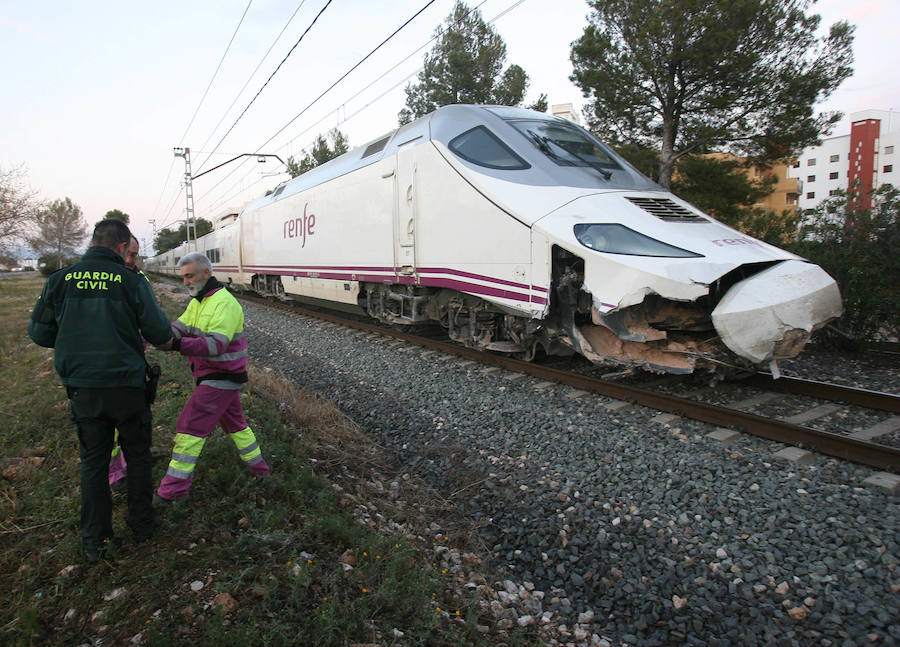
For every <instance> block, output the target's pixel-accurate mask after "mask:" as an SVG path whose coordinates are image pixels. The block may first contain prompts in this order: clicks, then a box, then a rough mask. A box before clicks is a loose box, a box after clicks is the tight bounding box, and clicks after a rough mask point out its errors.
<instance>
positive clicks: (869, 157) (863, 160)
mask: <svg viewBox="0 0 900 647" xmlns="http://www.w3.org/2000/svg"><path fill="white" fill-rule="evenodd" d="M880 135H881V120H880V119H863V120H861V121H854V122H853V123H852V124H851V125H850V160H849V161H850V169H849V172H848V174H847V189H848V191H849V192H850V194H851V196H852V197H851V198H850V199H851V201H853V202H854V203H855V204H856V205H858V206H860V207H863V208H865V209H870V208H871V207H872V189H873V188H874V187H875V185H876V182H875V180H876V177H875V174H876V173H877V172H878V171H877V169H878V140H879V137H880Z"/></svg>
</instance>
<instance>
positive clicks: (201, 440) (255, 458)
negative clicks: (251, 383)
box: [156, 384, 269, 501]
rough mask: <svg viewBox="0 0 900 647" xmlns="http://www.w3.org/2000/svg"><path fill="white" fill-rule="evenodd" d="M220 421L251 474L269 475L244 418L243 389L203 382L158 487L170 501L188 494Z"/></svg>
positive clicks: (182, 420)
mask: <svg viewBox="0 0 900 647" xmlns="http://www.w3.org/2000/svg"><path fill="white" fill-rule="evenodd" d="M217 424H218V425H220V426H221V427H222V430H223V431H224V432H225V433H226V434H228V436H230V437H231V440H232V441H233V442H234V445H235V447H236V448H237V450H238V454H239V455H240V457H241V460H242V461H243V463H244V465H245V466H246V467H247V468H248V469H249V471H250V473H251V474H253V475H254V476H259V477H263V476H268V475H269V466H268V465H267V464H266V461H265V460H264V459H263V456H262V451H261V450H260V448H259V443H258V442H257V441H256V436H255V435H254V434H253V430H252V429H250V426H249V425H248V424H247V421H246V420H245V419H244V409H243V407H242V406H241V395H240V391H238V390H227V389H217V388H214V387H211V386H207V385H205V384H201V385H200V386H198V387H197V388H196V389H195V390H194V393H193V394H192V395H191V397H190V399H189V400H188V401H187V404H186V405H185V406H184V409H183V410H182V412H181V415H180V416H179V417H178V422H177V423H176V425H175V447H174V448H173V450H172V460H171V461H170V462H169V468H168V469H167V470H166V475H165V476H164V477H163V479H162V482H161V483H160V484H159V488H158V489H157V491H156V493H157V494H158V495H159V496H161V497H162V498H163V499H167V500H169V501H172V500H175V499H183V498H185V497H187V496H188V493H189V490H190V487H191V482H192V481H193V477H194V469H195V468H196V467H197V462H198V461H199V459H200V453H201V452H202V451H203V445H204V444H205V443H206V439H207V438H209V436H210V434H212V431H213V429H215V427H216V425H217Z"/></svg>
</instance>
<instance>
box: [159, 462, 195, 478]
mask: <svg viewBox="0 0 900 647" xmlns="http://www.w3.org/2000/svg"><path fill="white" fill-rule="evenodd" d="M166 474H167V475H168V476H171V477H172V478H176V479H189V478H191V477H192V476H193V475H194V470H190V471H187V470H179V469H176V468H174V467H172V466H171V465H169V469H167V470H166Z"/></svg>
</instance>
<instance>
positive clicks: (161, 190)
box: [150, 157, 175, 220]
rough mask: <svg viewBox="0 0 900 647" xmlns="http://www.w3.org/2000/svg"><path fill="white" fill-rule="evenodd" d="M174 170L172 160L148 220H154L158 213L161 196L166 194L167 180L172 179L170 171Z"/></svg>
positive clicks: (173, 161) (173, 160)
mask: <svg viewBox="0 0 900 647" xmlns="http://www.w3.org/2000/svg"><path fill="white" fill-rule="evenodd" d="M173 168H175V158H174V157H173V158H172V163H171V164H169V171H168V173H166V179H165V180H163V183H162V189H160V191H159V197H158V198H157V199H156V206H155V207H153V211H152V212H151V214H152V215H151V216H150V219H151V220H153V219H154V218H156V214H157V212H158V211H159V205H160V204H161V203H162V199H163V195H165V193H166V187H167V186H169V178H170V177H172V169H173Z"/></svg>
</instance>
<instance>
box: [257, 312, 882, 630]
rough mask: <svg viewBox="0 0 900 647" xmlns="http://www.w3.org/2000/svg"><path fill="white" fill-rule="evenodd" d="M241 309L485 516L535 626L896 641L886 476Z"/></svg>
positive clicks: (298, 366)
mask: <svg viewBox="0 0 900 647" xmlns="http://www.w3.org/2000/svg"><path fill="white" fill-rule="evenodd" d="M244 310H245V315H246V322H245V332H246V333H247V335H248V338H249V344H250V353H251V357H252V358H253V359H254V360H255V361H257V362H260V363H263V364H265V365H267V366H270V367H271V368H272V369H273V370H276V371H278V372H280V373H283V374H284V375H285V376H287V377H288V378H290V379H292V380H294V381H295V382H296V384H297V385H299V386H301V387H304V388H306V389H307V390H308V391H310V392H313V393H317V394H320V395H321V396H323V397H325V398H328V399H329V400H331V401H333V402H334V403H335V404H336V405H337V406H338V407H339V408H340V409H341V410H343V411H344V412H345V413H346V414H347V415H348V416H349V417H350V418H352V419H353V420H354V421H355V422H356V423H358V424H359V425H360V427H361V428H362V430H363V431H364V432H365V433H367V434H368V435H370V436H371V437H372V438H373V440H375V441H376V442H377V443H379V444H381V445H383V446H385V447H387V448H388V449H389V450H391V451H393V452H394V453H395V454H396V455H397V456H398V458H399V460H400V461H401V463H402V464H403V465H404V467H405V469H406V470H407V471H408V472H409V473H410V474H414V475H416V476H417V477H419V478H422V479H424V480H425V481H426V482H427V483H428V484H430V485H431V487H432V488H434V489H435V490H436V491H437V492H438V493H439V494H440V495H441V496H443V497H444V498H446V499H447V500H448V501H450V502H452V503H453V504H455V505H456V506H457V507H458V508H459V509H460V511H461V512H462V513H463V514H464V515H465V516H466V517H467V519H468V520H469V521H470V522H471V523H472V524H474V526H475V527H476V528H477V529H478V535H479V537H480V538H481V540H482V541H483V543H484V545H485V547H486V549H487V550H488V551H489V552H490V554H491V556H492V559H493V566H494V567H495V568H496V569H497V570H498V571H499V572H500V573H501V576H502V577H503V578H504V579H505V580H508V582H510V583H511V584H510V586H509V588H510V594H509V595H507V596H505V597H503V598H502V599H503V600H504V603H505V604H506V605H507V607H508V608H509V609H511V610H512V611H510V613H511V614H512V613H513V612H514V615H515V617H517V618H518V619H519V621H520V624H522V623H523V622H532V621H533V622H542V623H544V624H555V625H557V627H558V626H559V625H564V626H563V627H562V628H561V629H562V635H563V636H570V637H571V642H572V643H574V644H590V642H591V640H592V636H594V638H593V640H594V641H595V642H596V640H597V639H596V635H603V636H610V637H614V638H615V640H618V641H621V642H624V643H627V644H630V645H647V646H650V645H716V646H725V645H735V646H737V645H748V646H752V645H779V646H780V645H826V646H827V645H840V646H850V645H873V644H875V645H893V644H897V643H898V642H900V573H898V571H897V562H898V551H900V548H898V525H897V521H896V515H897V499H896V497H895V496H893V495H892V494H891V493H889V492H888V491H887V490H884V489H880V488H877V487H869V486H863V485H862V481H863V480H864V479H865V478H867V477H868V476H870V475H871V474H872V473H873V471H874V470H872V469H870V468H865V467H861V466H858V465H854V464H851V463H846V462H841V461H838V460H836V459H829V458H825V457H821V456H818V457H816V458H815V460H814V461H813V462H812V463H810V464H807V465H796V464H791V463H786V462H783V461H779V460H777V459H775V458H774V457H773V453H774V452H775V451H777V450H778V449H780V448H782V447H783V446H782V445H779V444H777V443H772V442H770V441H764V440H760V439H755V438H753V437H749V436H743V435H742V436H741V437H740V438H738V440H736V441H735V442H733V443H730V444H725V443H722V442H719V441H715V440H712V439H709V438H707V434H708V433H709V432H711V431H712V430H713V427H712V426H710V425H706V424H704V423H700V422H695V421H689V420H676V421H674V422H672V423H670V424H658V423H654V422H651V419H652V418H654V417H655V416H656V415H657V414H658V412H656V411H653V410H650V409H644V408H636V407H628V408H624V409H621V410H616V411H613V410H610V409H608V408H607V407H606V406H605V405H606V403H607V402H608V401H606V400H604V399H602V398H597V397H594V396H586V397H580V398H576V397H573V393H574V392H573V390H572V389H569V388H567V387H562V386H558V385H546V384H542V383H540V382H538V381H537V380H535V379H532V378H529V377H522V376H520V375H511V374H509V373H506V372H504V371H490V370H485V368H484V367H482V366H481V365H478V364H474V363H471V362H462V361H460V360H457V359H454V358H448V357H446V356H443V355H439V354H436V353H430V352H427V351H422V350H419V349H415V348H413V347H410V346H408V345H405V344H402V343H397V342H394V341H389V340H388V341H386V340H384V339H382V338H380V337H378V336H373V335H365V334H362V333H358V332H353V331H349V330H346V329H342V328H339V327H337V326H333V325H329V324H323V323H321V322H318V321H316V320H312V319H306V318H300V317H297V316H296V315H293V314H290V313H286V312H282V311H277V310H271V309H268V308H265V307H262V306H258V305H253V304H249V303H246V302H245V303H244ZM805 361H806V362H807V363H809V362H812V361H813V360H812V359H808V360H805ZM831 370H834V371H836V372H839V371H840V367H839V366H832V367H831ZM888 375H890V373H888ZM892 377H893V378H896V375H893V376H892ZM848 381H850V380H848ZM867 386H868V385H867ZM888 386H890V387H891V388H893V385H885V387H884V388H883V390H890V389H889V388H888ZM870 388H871V387H870ZM875 388H877V387H875ZM261 435H262V437H263V438H264V436H265V430H261ZM446 530H447V531H448V532H449V531H451V530H452V529H449V528H448V529H446ZM512 591H519V592H520V593H519V594H515V593H512ZM522 591H528V594H527V595H521V592H522ZM523 618H527V619H526V620H523Z"/></svg>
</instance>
